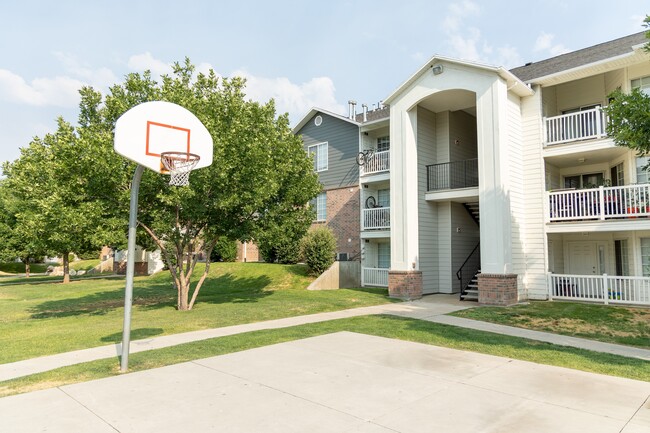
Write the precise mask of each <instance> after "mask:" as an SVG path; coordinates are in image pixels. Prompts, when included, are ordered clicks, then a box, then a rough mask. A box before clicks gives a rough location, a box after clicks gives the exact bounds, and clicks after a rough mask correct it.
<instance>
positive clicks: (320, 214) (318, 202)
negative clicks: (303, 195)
mask: <svg viewBox="0 0 650 433" xmlns="http://www.w3.org/2000/svg"><path fill="white" fill-rule="evenodd" d="M314 208H315V209H316V220H315V221H316V222H325V221H327V192H325V191H323V192H321V193H320V194H318V195H317V196H316V199H314Z"/></svg>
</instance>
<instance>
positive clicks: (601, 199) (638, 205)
mask: <svg viewBox="0 0 650 433" xmlns="http://www.w3.org/2000/svg"><path fill="white" fill-rule="evenodd" d="M547 194H548V209H549V215H548V216H549V221H550V222H560V221H584V220H603V221H604V220H611V219H622V218H638V217H647V216H650V185H649V184H642V185H626V186H612V187H604V186H600V187H598V188H592V189H579V190H573V189H571V190H561V191H550V192H548V193H547Z"/></svg>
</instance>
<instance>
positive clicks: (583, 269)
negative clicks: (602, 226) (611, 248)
mask: <svg viewBox="0 0 650 433" xmlns="http://www.w3.org/2000/svg"><path fill="white" fill-rule="evenodd" d="M597 271H598V244H597V243H596V242H569V273H570V274H574V275H595V274H596V273H597Z"/></svg>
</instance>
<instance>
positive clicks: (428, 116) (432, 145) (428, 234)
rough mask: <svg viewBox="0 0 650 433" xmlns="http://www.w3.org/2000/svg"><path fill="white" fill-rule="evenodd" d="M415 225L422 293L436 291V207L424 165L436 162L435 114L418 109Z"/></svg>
mask: <svg viewBox="0 0 650 433" xmlns="http://www.w3.org/2000/svg"><path fill="white" fill-rule="evenodd" d="M417 114H418V131H417V146H418V225H419V231H418V235H419V239H418V247H419V254H418V255H419V266H420V271H422V291H423V293H436V292H438V287H439V286H438V284H437V283H438V281H437V274H438V266H437V260H438V254H439V248H440V246H439V245H438V243H437V239H436V235H437V233H436V227H437V221H436V205H435V204H432V203H429V202H427V201H426V200H425V199H424V195H425V193H426V189H427V167H426V166H427V165H429V164H434V163H435V162H436V115H435V114H434V113H432V112H431V111H429V110H426V109H424V108H418V113H417Z"/></svg>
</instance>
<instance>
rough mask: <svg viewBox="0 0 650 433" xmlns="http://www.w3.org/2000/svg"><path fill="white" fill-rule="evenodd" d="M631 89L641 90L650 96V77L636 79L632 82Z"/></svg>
mask: <svg viewBox="0 0 650 433" xmlns="http://www.w3.org/2000/svg"><path fill="white" fill-rule="evenodd" d="M630 87H632V90H634V89H639V90H641V91H642V92H643V93H645V94H646V95H648V96H650V75H648V76H646V77H639V78H635V79H634V80H632V81H631V82H630Z"/></svg>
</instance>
